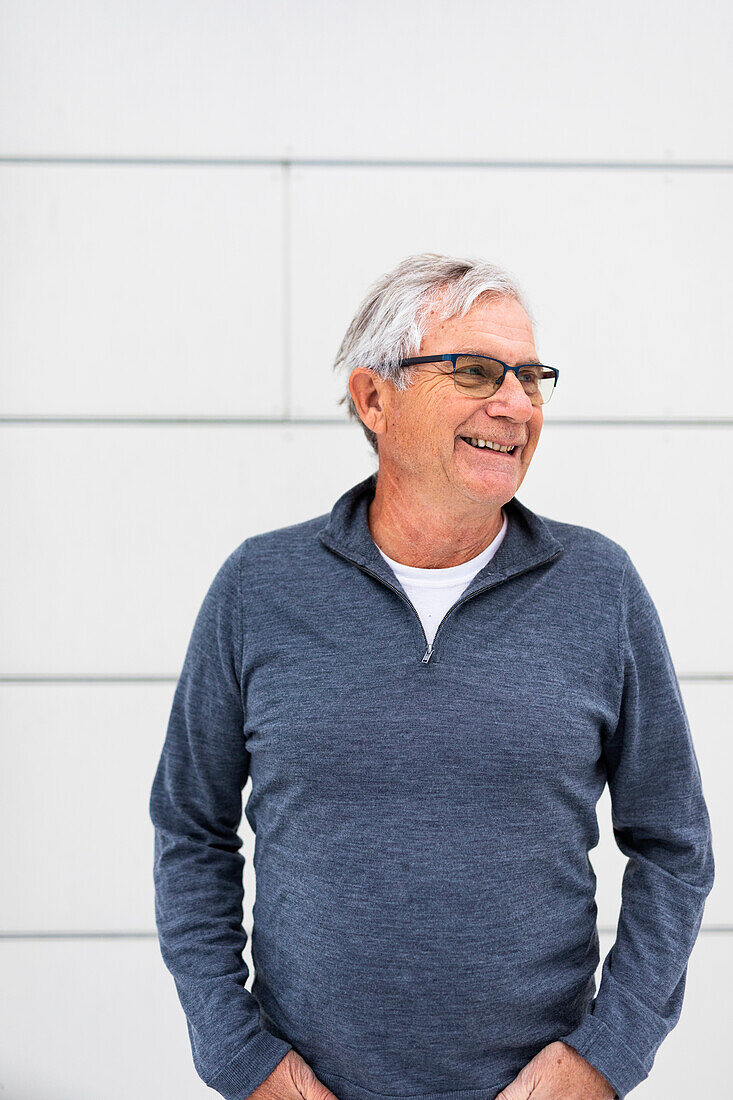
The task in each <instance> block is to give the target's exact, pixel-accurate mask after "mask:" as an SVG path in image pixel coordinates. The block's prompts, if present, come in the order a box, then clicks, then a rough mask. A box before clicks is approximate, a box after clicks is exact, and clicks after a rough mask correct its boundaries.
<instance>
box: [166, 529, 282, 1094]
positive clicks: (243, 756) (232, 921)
mask: <svg viewBox="0 0 733 1100" xmlns="http://www.w3.org/2000/svg"><path fill="white" fill-rule="evenodd" d="M240 570H241V548H240V549H238V550H235V551H234V552H233V553H232V554H230V556H229V557H228V558H227V559H226V561H225V562H224V563H223V564H222V566H221V567H220V568H219V570H218V572H217V574H216V576H215V577H214V579H213V581H212V582H211V585H210V587H209V589H208V592H207V593H206V596H205V598H204V601H203V604H202V606H201V608H200V610H199V612H198V615H197V618H196V620H195V623H194V627H193V632H192V635H191V639H190V642H189V645H188V650H187V652H186V656H185V659H184V663H183V669H182V671H181V675H180V678H179V680H178V683H177V686H176V689H175V693H174V697H173V705H172V709H171V712H170V718H169V721H168V727H167V732H166V735H165V740H164V744H163V749H162V753H161V756H160V760H159V763H158V766H157V770H156V773H155V777H154V780H153V785H152V790H151V794H150V802H149V812H150V817H151V820H152V822H153V825H154V829H155V839H154V845H155V850H154V865H153V877H154V883H155V919H156V925H157V929H158V939H159V943H160V950H161V954H162V956H163V960H164V962H165V965H166V966H167V968H168V970H169V971H170V972H171V974H172V975H173V978H174V981H175V985H176V990H177V993H178V997H179V1000H180V1002H181V1006H182V1008H183V1011H184V1013H185V1015H186V1021H187V1027H188V1034H189V1039H190V1042H191V1050H192V1055H193V1062H194V1065H195V1067H196V1071H197V1073H198V1074H199V1076H200V1077H201V1078H202V1080H203V1081H204V1082H205V1083H206V1084H207V1085H209V1086H210V1087H211V1088H213V1089H214V1090H215V1091H216V1092H218V1093H219V1094H220V1095H221V1096H222V1097H224V1098H225V1100H244V1098H245V1097H247V1096H249V1094H250V1093H251V1092H253V1091H254V1089H255V1088H256V1087H257V1086H258V1085H259V1084H261V1083H262V1081H264V1079H265V1078H266V1077H267V1076H268V1074H269V1073H270V1072H271V1071H272V1070H273V1069H274V1068H275V1066H276V1065H277V1064H278V1063H279V1062H280V1061H281V1060H282V1058H284V1056H285V1055H286V1054H287V1052H288V1051H289V1050H290V1049H291V1046H290V1044H289V1043H287V1042H285V1041H284V1040H282V1039H280V1038H279V1037H277V1036H275V1035H273V1034H272V1033H271V1032H270V1031H268V1030H266V1029H265V1028H263V1026H262V1025H261V1022H260V1015H259V1005H258V1003H257V1001H256V999H255V998H254V996H253V995H252V994H251V993H250V992H249V991H248V990H247V989H246V988H245V982H246V980H247V977H248V975H249V970H248V968H247V966H246V965H245V963H244V961H243V958H242V952H243V950H244V948H245V946H246V943H247V936H246V933H245V932H244V930H243V927H242V916H243V908H242V902H243V897H244V888H243V878H242V874H243V868H244V857H243V856H242V854H241V853H240V851H239V849H240V847H241V844H242V841H241V839H240V837H239V836H238V833H237V830H238V827H239V824H240V821H241V819H242V788H243V787H244V785H245V783H246V781H247V777H248V774H249V753H248V751H247V748H246V743H245V738H244V711H243V701H242V692H241V672H240V669H241V657H242V622H241V614H242V603H241V578H240Z"/></svg>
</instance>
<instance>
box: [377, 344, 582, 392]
mask: <svg viewBox="0 0 733 1100" xmlns="http://www.w3.org/2000/svg"><path fill="white" fill-rule="evenodd" d="M418 363H451V364H452V368H453V370H452V373H453V382H454V384H455V388H456V389H457V390H458V392H459V393H463V394H466V396H467V397H493V395H494V394H495V393H496V391H497V390H498V389H499V387H500V386H501V384H502V382H503V381H504V375H505V374H506V372H507V371H510V370H511V371H514V374H515V376H516V377H517V378H518V379H519V381H520V383H521V384H522V388H523V389H524V392H525V393H526V394H527V396H528V397H529V399H530V401H531V402H532V404H533V405H546V404H547V403H548V401H549V400H550V398H551V397H552V395H553V393H554V392H555V385H556V383H557V379H558V375H559V374H560V371H559V370H558V368H557V367H546V366H545V365H544V364H543V363H517V365H516V366H514V367H510V366H509V364H508V363H503V362H502V361H501V359H494V358H493V356H491V355H466V354H464V353H461V352H451V353H449V354H446V355H413V356H412V357H411V358H409V359H401V360H400V363H399V365H400V366H401V367H411V366H413V365H416V364H418ZM439 373H440V374H446V375H447V373H448V372H447V371H440V372H439Z"/></svg>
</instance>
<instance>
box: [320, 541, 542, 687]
mask: <svg viewBox="0 0 733 1100" xmlns="http://www.w3.org/2000/svg"><path fill="white" fill-rule="evenodd" d="M329 546H330V548H331V550H333V551H334V553H335V554H338V555H339V556H340V557H342V558H344V560H345V561H350V562H353V563H354V565H356V566H357V567H358V568H359V569H363V570H364V572H365V573H369V575H370V576H372V577H374V578H375V579H376V580H378V581H379V582H380V583H381V584H383V585H385V586H386V587H387V588H391V589H392V591H393V592H396V593H397V595H398V596H399V597H400V599H401V600H404V601H405V603H406V604H407V606H408V607H409V608H410V610H411V611H412V613H413V615H414V616H415V618H416V619H417V621H418V623H419V624H420V630H421V631H422V636H423V638H424V639H425V645H426V647H427V648H426V650H425V652H424V653H423V655H422V657H421V658H420V664H421V665H426V664H427V663H428V661H429V660H430V658H431V657H432V655H433V653H434V652H435V643H436V641H437V640H438V634H440V631H441V629H442V627H443V623H444V622H445V620H446V619H447V618H448V616H449V615H450V613H451V611H455V609H456V608H457V607H460V605H461V604H462V603H466V602H467V600H470V599H471V598H472V597H473V596H478V595H479V593H481V592H487V591H488V589H489V588H495V587H496V585H497V584H501V582H502V581H506V580H509V577H500V578H499V580H498V581H492V582H491V584H484V585H482V586H481V588H477V589H476V590H475V592H469V593H468V595H464V596H461V597H460V598H459V599H457V600H456V602H455V603H454V604H453V605H452V606H451V607H449V608H448V610H447V611H446V613H445V615H444V616H443V618H442V619H441V620H440V622H439V623H438V629H437V630H436V631H435V635H434V636H433V640H432V642H429V641H428V636H427V634H426V633H425V627H424V626H423V624H422V619H421V618H420V616H419V615H418V613H417V611H416V610H415V605H414V604H413V603H412V601H411V600H410V599H408V597H407V596H406V595H405V593H404V592H403V591H402V590H401V589H399V588H397V586H396V585H394V584H392V583H391V582H390V581H386V580H385V579H384V577H380V575H379V573H375V572H374V570H373V569H370V568H369V566H368V565H362V563H361V562H359V561H357V560H356V558H351V557H349V555H348V554H344V553H342V551H341V550H337V549H336V547H335V546H331V544H330V543H329ZM561 553H562V550H557V551H556V552H555V553H554V554H553V555H552V556H551V557H549V558H544V559H543V560H542V561H538V562H535V563H534V565H530V566H528V567H527V568H526V569H520V570H519V572H518V573H512V574H511V576H512V577H519V576H521V575H522V573H527V572H529V570H530V569H534V568H535V566H537V565H546V564H547V562H550V561H554V560H555V558H559V557H560V554H561Z"/></svg>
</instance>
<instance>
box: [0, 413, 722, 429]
mask: <svg viewBox="0 0 733 1100" xmlns="http://www.w3.org/2000/svg"><path fill="white" fill-rule="evenodd" d="M2 424H26V425H34V426H40V425H46V424H69V425H83V424H92V425H98V424H109V425H118V424H119V425H127V424H133V425H139V424H166V425H185V426H189V425H190V426H196V425H203V426H205V427H209V426H213V425H218V424H221V425H229V424H232V425H241V426H243V427H245V426H246V427H250V426H252V427H259V426H263V427H264V426H266V425H270V426H273V425H274V426H277V427H286V428H297V427H314V426H317V427H334V428H343V427H346V426H347V425H348V426H351V427H355V426H357V425H356V424H355V421H353V420H349V419H346V418H344V417H335V416H330V417H328V416H291V417H288V416H178V415H171V416H166V415H160V416H105V415H103V414H100V415H99V416H97V415H93V414H92V415H89V416H75V415H69V416H66V415H59V416H57V415H55V414H49V415H48V416H45V415H28V416H26V415H24V414H18V415H17V416H16V415H5V416H0V425H2ZM554 424H556V425H558V426H560V427H563V428H586V427H588V428H590V427H593V428H731V427H733V416H715V417H709V416H684V417H682V416H677V417H675V416H634V417H626V416H615V417H614V416H603V417H596V416H553V417H552V418H551V419H548V420H545V422H544V425H543V427H544V428H548V427H549V428H551V427H552V426H553V425H554Z"/></svg>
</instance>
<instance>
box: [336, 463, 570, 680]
mask: <svg viewBox="0 0 733 1100" xmlns="http://www.w3.org/2000/svg"><path fill="white" fill-rule="evenodd" d="M376 487H377V473H376V471H375V472H374V473H372V474H370V475H369V476H368V477H366V478H364V480H363V481H360V482H359V483H358V484H357V485H353V486H352V487H351V488H350V489H347V491H346V492H345V493H343V494H342V496H340V497H339V499H338V500H337V501H336V503H335V504H334V506H333V508H332V510H331V513H330V515H329V518H328V521H327V523H326V524H325V526H324V527H322V528H321V529H320V530H319V531H318V537H319V539H320V540H321V542H322V543H323V544H324V545H325V546H327V547H329V549H331V550H333V551H335V552H336V553H337V554H340V555H341V556H342V557H345V558H347V559H348V560H349V561H353V562H354V563H355V564H356V565H358V566H360V567H361V568H362V569H365V570H366V571H367V572H369V573H371V574H372V575H373V576H375V577H376V578H377V579H378V580H381V581H382V582H383V583H384V584H386V585H387V586H388V587H389V588H392V589H394V590H395V591H397V592H398V593H399V594H401V595H402V596H403V598H404V599H406V600H407V602H408V603H410V606H411V607H412V603H411V601H409V599H407V595H406V593H405V591H404V589H403V588H402V585H401V584H400V583H399V581H398V580H397V577H396V576H395V574H394V572H393V571H392V569H391V567H390V566H389V565H388V564H387V562H386V561H385V560H384V558H383V557H382V555H381V554H380V552H379V549H378V547H377V544H376V543H375V541H374V539H373V538H372V534H371V531H370V530H369V522H368V509H369V504H370V503H371V501H372V499H373V497H374V493H375V491H376ZM503 507H504V509H505V511H506V514H507V517H508V526H507V531H506V534H505V536H504V538H503V540H502V542H501V545H500V546H499V549H498V550H497V551H496V553H495V554H494V556H493V557H492V558H491V559H490V561H488V562H487V563H486V565H485V566H483V568H482V569H480V570H479V571H478V573H477V574H476V575H475V577H473V579H472V580H471V582H470V584H468V585H467V587H466V589H465V590H464V592H463V593H462V594H461V596H460V598H459V600H457V601H456V604H454V607H455V606H457V605H458V604H459V603H463V602H464V601H465V600H467V599H469V598H470V597H471V596H473V595H476V594H477V593H478V592H480V591H482V590H483V589H485V588H493V587H494V586H495V585H497V584H501V583H502V581H505V580H507V579H508V578H509V577H514V576H517V575H518V574H520V573H526V572H528V571H529V570H530V569H534V568H536V567H537V566H538V565H543V564H544V563H545V562H548V561H551V560H552V559H554V558H556V557H559V555H560V554H561V553H562V552H563V549H564V547H563V544H562V543H561V542H560V541H559V539H557V538H555V536H554V535H553V534H551V532H550V530H549V528H548V526H547V524H546V523H545V522H544V520H543V519H542V518H541V517H540V516H538V515H537V514H536V513H535V512H532V511H531V510H530V509H529V508H527V507H526V506H525V505H524V504H522V503H521V502H520V501H519V500H517V498H516V497H512V498H511V500H510V501H508V502H507V503H506V504H505V505H503ZM413 611H414V607H413ZM448 614H450V611H449V612H448V613H447V615H448ZM447 615H446V616H445V617H447ZM441 625H442V623H441ZM438 630H440V626H439V627H438ZM434 642H437V632H436V636H435V639H434ZM432 651H433V647H432V646H428V648H427V650H426V652H425V655H424V657H423V662H424V663H427V661H429V660H430V656H431V654H432Z"/></svg>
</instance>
